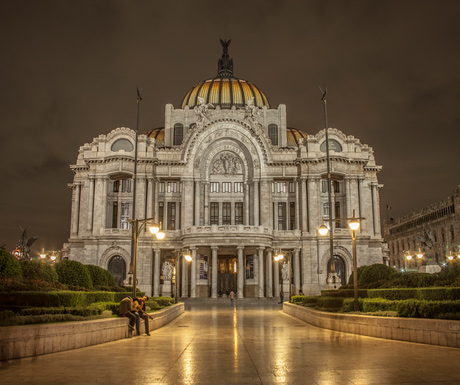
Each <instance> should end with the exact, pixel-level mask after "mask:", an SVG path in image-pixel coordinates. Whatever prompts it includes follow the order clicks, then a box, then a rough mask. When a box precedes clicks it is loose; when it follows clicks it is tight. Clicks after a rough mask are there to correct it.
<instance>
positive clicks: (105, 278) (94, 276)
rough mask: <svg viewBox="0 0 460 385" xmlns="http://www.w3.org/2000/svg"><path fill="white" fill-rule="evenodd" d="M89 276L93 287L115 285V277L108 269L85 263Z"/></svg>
mask: <svg viewBox="0 0 460 385" xmlns="http://www.w3.org/2000/svg"><path fill="white" fill-rule="evenodd" d="M85 267H86V268H87V269H88V271H89V274H90V276H91V281H92V283H93V287H97V286H117V284H116V282H115V278H113V275H112V273H111V272H110V271H108V270H106V269H103V268H102V267H99V266H96V265H85Z"/></svg>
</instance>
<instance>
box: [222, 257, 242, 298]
mask: <svg viewBox="0 0 460 385" xmlns="http://www.w3.org/2000/svg"><path fill="white" fill-rule="evenodd" d="M217 266H218V270H217V294H218V295H219V296H221V295H222V294H228V293H230V291H232V290H233V291H234V292H235V293H236V274H237V272H238V258H236V257H234V256H219V258H218V260H217Z"/></svg>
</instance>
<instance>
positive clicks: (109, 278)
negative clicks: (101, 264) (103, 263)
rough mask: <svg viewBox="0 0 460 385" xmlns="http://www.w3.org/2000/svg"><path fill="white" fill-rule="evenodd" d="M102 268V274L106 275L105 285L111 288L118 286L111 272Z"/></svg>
mask: <svg viewBox="0 0 460 385" xmlns="http://www.w3.org/2000/svg"><path fill="white" fill-rule="evenodd" d="M103 270H104V274H105V275H106V279H107V285H108V286H111V287H113V288H115V287H118V285H117V282H116V281H115V278H113V275H112V273H111V272H110V271H108V270H106V269H103Z"/></svg>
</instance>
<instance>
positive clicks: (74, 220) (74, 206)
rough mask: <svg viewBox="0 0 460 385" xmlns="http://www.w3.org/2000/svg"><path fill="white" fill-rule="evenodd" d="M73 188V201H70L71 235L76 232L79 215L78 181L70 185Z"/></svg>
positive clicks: (79, 187)
mask: <svg viewBox="0 0 460 385" xmlns="http://www.w3.org/2000/svg"><path fill="white" fill-rule="evenodd" d="M72 189H73V197H72V198H73V199H72V200H73V202H72V221H71V230H70V233H71V234H72V235H77V234H78V222H79V217H80V189H81V186H80V184H79V183H76V184H74V185H72Z"/></svg>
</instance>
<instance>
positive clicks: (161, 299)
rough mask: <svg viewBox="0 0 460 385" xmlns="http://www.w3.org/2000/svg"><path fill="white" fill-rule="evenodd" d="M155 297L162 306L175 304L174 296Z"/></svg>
mask: <svg viewBox="0 0 460 385" xmlns="http://www.w3.org/2000/svg"><path fill="white" fill-rule="evenodd" d="M153 299H154V300H155V301H156V302H157V303H158V305H160V306H161V307H165V306H170V305H173V304H174V298H171V297H156V298H153Z"/></svg>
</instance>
